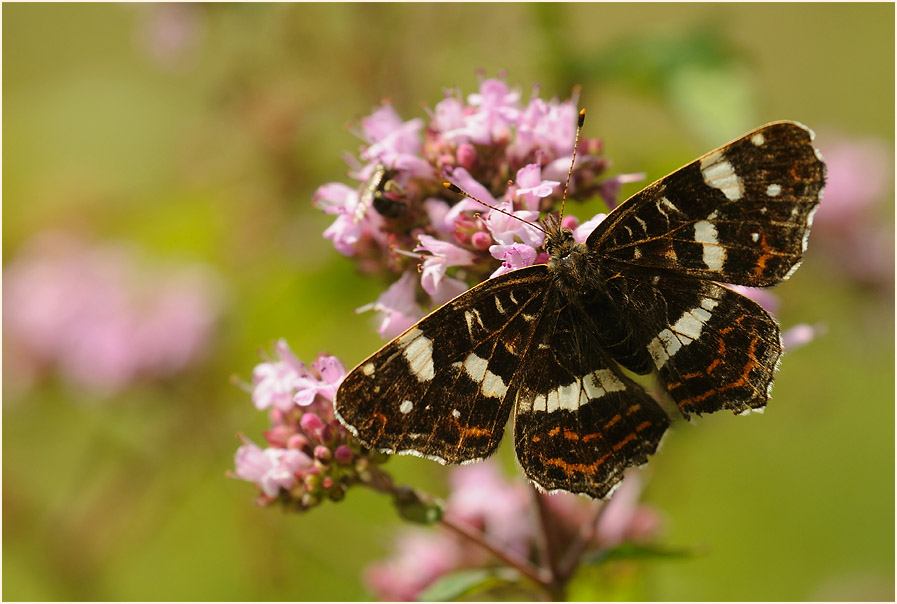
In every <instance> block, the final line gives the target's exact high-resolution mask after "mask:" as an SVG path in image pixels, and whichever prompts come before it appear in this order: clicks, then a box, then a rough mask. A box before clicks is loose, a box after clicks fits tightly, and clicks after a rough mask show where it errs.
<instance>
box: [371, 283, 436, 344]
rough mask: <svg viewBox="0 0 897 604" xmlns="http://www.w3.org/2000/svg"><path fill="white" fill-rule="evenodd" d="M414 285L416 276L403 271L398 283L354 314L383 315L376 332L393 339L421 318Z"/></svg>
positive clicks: (421, 314) (421, 313)
mask: <svg viewBox="0 0 897 604" xmlns="http://www.w3.org/2000/svg"><path fill="white" fill-rule="evenodd" d="M416 285H417V276H416V275H415V274H414V273H412V272H411V271H405V272H404V273H402V276H401V277H400V278H399V280H398V281H396V282H395V283H393V284H392V285H390V286H389V288H387V290H386V291H385V292H383V293H382V294H380V297H379V298H377V301H376V302H374V303H372V304H366V305H364V306H362V307H361V308H359V309H358V310H357V311H356V312H364V311H367V310H373V311H375V312H380V313H383V318H382V319H381V321H380V328H379V329H378V330H377V332H378V333H379V334H380V335H381V336H383V337H384V338H394V337H396V336H397V335H399V334H400V333H402V332H403V331H405V330H406V329H408V328H409V327H411V326H412V325H414V324H415V323H417V321H418V320H419V319H420V318H421V317H423V312H421V309H420V306H418V304H417V301H416V299H415V288H416Z"/></svg>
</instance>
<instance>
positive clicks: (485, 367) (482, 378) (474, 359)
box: [464, 353, 508, 398]
mask: <svg viewBox="0 0 897 604" xmlns="http://www.w3.org/2000/svg"><path fill="white" fill-rule="evenodd" d="M464 371H466V372H467V375H468V376H470V379H471V380H473V381H474V382H476V383H477V384H479V385H480V393H481V394H482V395H483V396H488V397H492V398H503V397H504V395H505V394H507V392H508V387H507V385H505V382H504V380H502V379H501V377H499V376H497V375H495V374H494V373H492V372H491V371H489V363H488V361H486V359H483V358H481V357H479V356H477V355H476V354H475V353H470V354H469V355H467V358H466V359H464Z"/></svg>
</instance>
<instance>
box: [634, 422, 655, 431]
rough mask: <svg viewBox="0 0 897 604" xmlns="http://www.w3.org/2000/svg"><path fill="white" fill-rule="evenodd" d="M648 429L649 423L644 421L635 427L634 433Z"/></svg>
mask: <svg viewBox="0 0 897 604" xmlns="http://www.w3.org/2000/svg"><path fill="white" fill-rule="evenodd" d="M649 427H651V422H649V421H644V422H642V423H640V424H639V425H638V426H636V427H635V431H636V432H641V431H642V430H644V429H645V428H649Z"/></svg>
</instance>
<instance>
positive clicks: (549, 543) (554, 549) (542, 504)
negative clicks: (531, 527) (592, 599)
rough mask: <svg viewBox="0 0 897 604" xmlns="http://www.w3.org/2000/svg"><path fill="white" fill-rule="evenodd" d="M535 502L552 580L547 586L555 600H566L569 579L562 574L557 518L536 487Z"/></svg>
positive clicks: (546, 563) (544, 560)
mask: <svg viewBox="0 0 897 604" xmlns="http://www.w3.org/2000/svg"><path fill="white" fill-rule="evenodd" d="M531 492H532V494H533V500H534V502H535V504H536V510H537V512H538V515H539V526H540V527H541V529H542V539H541V542H542V558H543V563H544V564H545V566H546V567H547V570H548V573H549V575H550V577H551V578H550V580H549V581H548V583H547V584H546V585H545V587H546V589H547V590H548V591H549V593H550V594H551V597H552V599H553V600H555V601H558V600H565V599H566V597H565V596H566V583H567V579H568V578H569V577H566V576H564V575H563V574H562V572H561V567H560V560H559V559H558V558H559V555H560V551H559V548H560V544H559V543H558V539H557V536H558V531H557V527H556V525H555V522H554V520H555V516H554V514H553V513H552V511H551V509H550V508H549V507H548V503H547V501H546V500H545V497H546V495H543V494H542V493H540V492H539V491H538V490H537V489H536V488H535V487H532V491H531Z"/></svg>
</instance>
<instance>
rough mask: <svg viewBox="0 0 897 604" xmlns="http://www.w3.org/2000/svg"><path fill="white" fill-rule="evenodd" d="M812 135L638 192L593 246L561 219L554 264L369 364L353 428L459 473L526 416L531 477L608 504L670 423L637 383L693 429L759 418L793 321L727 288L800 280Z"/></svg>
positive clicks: (505, 283)
mask: <svg viewBox="0 0 897 604" xmlns="http://www.w3.org/2000/svg"><path fill="white" fill-rule="evenodd" d="M583 119H584V112H583V113H580V127H581V126H582V121H583ZM813 137H814V135H813V133H812V131H810V130H809V129H808V128H806V127H805V126H803V125H801V124H799V123H797V122H790V121H781V122H775V123H771V124H768V125H766V126H763V127H761V128H758V129H757V130H754V131H753V132H750V133H748V134H746V135H745V136H743V137H741V138H739V139H737V140H735V141H733V142H731V143H729V144H727V145H725V146H723V147H720V148H719V149H716V150H714V151H711V152H710V153H707V154H706V155H704V156H703V157H700V158H699V159H697V160H695V161H694V162H692V163H690V164H688V165H686V166H685V167H683V168H680V169H679V170H677V171H675V172H673V173H672V174H670V175H668V176H666V177H665V178H662V179H660V180H659V181H657V182H655V183H654V184H652V185H650V186H648V187H646V188H645V189H643V190H642V191H640V192H639V193H636V194H635V195H633V196H632V197H631V198H630V199H628V200H627V201H626V202H624V203H623V204H621V205H620V206H619V207H617V208H616V209H614V210H613V211H612V212H611V213H610V214H609V215H608V216H607V218H605V219H604V221H602V222H601V223H599V224H598V226H597V227H596V228H595V229H594V230H593V231H592V233H591V234H590V235H589V237H588V239H587V240H586V242H585V243H577V242H576V241H575V240H574V238H573V234H572V232H571V231H570V230H568V229H565V228H562V227H561V226H560V224H559V221H558V219H557V218H556V217H554V216H552V215H550V216H548V217H547V218H546V219H544V220H543V222H542V227H543V228H544V229H545V231H546V233H547V235H546V239H545V244H544V247H545V250H546V251H547V252H548V253H549V255H550V258H549V261H548V263H547V264H537V265H533V266H529V267H526V268H521V269H518V270H514V271H510V272H507V273H504V274H501V275H499V276H496V277H493V278H491V279H489V280H487V281H485V282H483V283H480V284H479V285H477V286H475V287H473V288H472V289H470V290H468V291H467V292H465V293H463V294H461V295H459V296H458V297H456V298H455V299H453V300H451V301H449V302H448V303H446V304H445V305H443V306H442V307H440V308H438V309H437V310H435V311H433V312H432V313H430V314H429V315H428V316H426V317H424V318H423V319H421V320H420V321H419V322H418V323H417V324H416V325H414V326H412V327H411V328H409V329H408V330H407V331H405V332H404V333H403V334H401V335H400V336H398V337H397V338H395V339H394V340H392V341H391V342H389V343H388V344H386V345H385V346H384V347H383V348H381V349H380V350H379V351H377V352H376V353H374V354H373V355H372V356H371V357H369V358H368V359H366V360H365V361H362V362H361V363H360V364H359V365H358V367H356V368H355V369H353V370H352V371H351V372H350V373H349V374H348V375H347V376H346V377H345V379H344V380H343V382H342V384H341V385H340V387H339V390H338V392H337V395H336V399H335V406H336V412H337V416H338V417H339V418H340V419H341V421H342V422H343V423H344V424H345V425H346V426H347V427H348V428H349V430H351V431H352V432H353V434H355V435H356V436H357V437H358V439H359V440H361V442H362V443H364V444H365V445H366V446H368V447H370V448H373V449H378V450H381V451H384V452H389V453H410V454H414V455H419V456H422V457H426V458H429V459H433V460H436V461H439V462H441V463H452V464H454V463H470V462H474V461H478V460H482V459H484V458H486V457H487V456H489V455H490V454H492V453H493V452H494V451H495V450H496V448H497V447H498V444H499V442H500V440H501V438H502V435H503V433H504V429H505V426H506V424H507V423H508V419H509V417H510V416H511V414H512V412H513V416H514V428H513V432H514V445H515V449H516V453H517V459H518V461H519V463H520V465H521V467H522V468H523V471H524V472H525V473H526V475H527V477H528V478H529V479H530V480H531V481H532V482H533V483H535V484H536V485H538V486H539V487H540V488H542V489H544V490H547V491H558V490H563V491H570V492H575V493H584V494H587V495H590V496H592V497H598V498H600V497H605V496H607V494H608V493H609V492H610V491H611V490H612V489H613V487H614V486H615V485H616V484H617V483H618V482H619V481H620V480H621V479H622V477H623V472H624V471H625V470H626V469H627V468H629V467H631V466H636V465H641V464H644V463H645V462H647V459H648V456H649V455H651V454H653V453H654V452H655V450H656V449H657V446H658V444H659V442H660V440H661V437H662V436H663V434H664V432H665V431H666V429H667V427H668V426H669V425H670V419H669V417H668V415H667V414H666V412H665V411H664V410H663V409H662V408H661V406H660V405H659V404H658V402H657V401H656V400H655V399H654V398H652V397H651V396H650V395H649V394H648V393H647V392H646V391H645V390H644V388H643V387H642V386H640V385H639V384H637V383H636V382H635V381H634V380H633V379H631V378H630V377H629V376H628V375H627V372H631V373H634V374H638V375H646V374H652V373H653V374H656V376H657V378H658V379H659V382H660V384H661V386H662V387H663V389H664V390H665V391H666V392H667V393H668V394H669V396H670V398H671V399H672V400H673V401H674V402H675V403H676V406H677V407H678V409H679V412H680V413H681V414H682V415H683V416H685V417H686V418H688V417H689V416H690V415H691V414H697V415H700V414H702V413H711V412H714V411H719V410H722V409H729V410H731V411H733V412H735V413H739V414H741V413H747V412H750V411H761V410H762V409H763V408H764V407H765V406H766V402H767V399H768V398H769V392H770V389H771V387H772V382H773V373H774V372H775V371H776V369H777V366H778V363H779V358H780V356H781V354H782V344H781V339H780V333H779V327H778V325H777V324H776V321H775V320H774V319H773V318H772V317H771V316H770V315H769V314H768V313H767V312H766V311H765V310H764V309H763V308H761V307H760V306H759V305H758V304H757V303H755V302H754V301H752V300H750V299H748V298H746V297H744V296H742V295H740V294H738V293H736V292H734V291H732V290H731V289H728V288H726V287H725V286H724V285H721V284H722V283H731V284H737V285H745V286H753V287H764V286H770V285H774V284H776V283H778V282H780V281H783V280H785V279H787V278H788V277H790V276H791V275H792V274H793V273H794V271H795V270H796V269H797V267H798V265H799V264H800V261H801V256H802V254H803V252H804V251H805V250H806V248H807V238H808V236H809V231H810V225H811V223H812V219H813V213H814V212H815V211H816V208H817V206H818V204H819V201H820V195H821V192H822V188H823V185H824V183H825V164H824V163H823V161H822V158H821V156H820V154H819V153H818V151H816V150H815V149H814V147H813V144H812V141H813ZM624 370H626V371H624Z"/></svg>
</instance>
